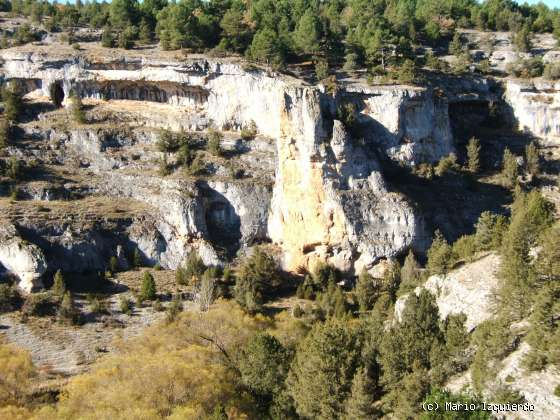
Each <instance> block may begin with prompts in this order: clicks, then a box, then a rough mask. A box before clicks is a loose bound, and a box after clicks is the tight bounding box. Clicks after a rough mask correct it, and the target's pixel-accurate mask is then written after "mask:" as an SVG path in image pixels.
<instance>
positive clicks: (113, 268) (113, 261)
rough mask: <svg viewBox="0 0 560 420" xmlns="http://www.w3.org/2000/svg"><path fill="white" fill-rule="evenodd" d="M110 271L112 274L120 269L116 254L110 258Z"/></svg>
mask: <svg viewBox="0 0 560 420" xmlns="http://www.w3.org/2000/svg"><path fill="white" fill-rule="evenodd" d="M109 271H111V273H112V274H115V273H116V272H117V271H119V260H118V259H117V257H115V256H114V255H113V256H112V257H111V258H109Z"/></svg>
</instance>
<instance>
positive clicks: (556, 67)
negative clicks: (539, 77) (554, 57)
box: [543, 63, 560, 80]
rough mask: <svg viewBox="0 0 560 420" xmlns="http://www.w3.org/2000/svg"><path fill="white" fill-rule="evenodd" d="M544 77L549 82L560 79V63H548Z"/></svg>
mask: <svg viewBox="0 0 560 420" xmlns="http://www.w3.org/2000/svg"><path fill="white" fill-rule="evenodd" d="M543 77H544V78H545V79H548V80H558V79H560V63H548V64H546V65H545V66H544V71H543Z"/></svg>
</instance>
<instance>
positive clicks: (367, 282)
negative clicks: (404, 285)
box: [354, 268, 379, 312]
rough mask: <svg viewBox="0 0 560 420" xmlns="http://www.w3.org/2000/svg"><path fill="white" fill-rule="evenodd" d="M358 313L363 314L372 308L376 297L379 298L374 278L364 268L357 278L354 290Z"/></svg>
mask: <svg viewBox="0 0 560 420" xmlns="http://www.w3.org/2000/svg"><path fill="white" fill-rule="evenodd" d="M354 293H355V295H356V298H357V300H358V304H359V305H360V311H361V312H365V311H369V310H371V309H372V308H373V305H374V304H375V301H376V300H377V297H378V296H379V290H378V285H377V284H376V282H375V280H374V278H373V277H372V276H371V275H370V274H369V273H368V272H367V270H366V269H365V268H364V269H363V270H362V272H361V273H360V275H359V276H358V281H357V283H356V288H355V290H354Z"/></svg>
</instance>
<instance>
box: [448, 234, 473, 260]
mask: <svg viewBox="0 0 560 420" xmlns="http://www.w3.org/2000/svg"><path fill="white" fill-rule="evenodd" d="M476 251H477V249H476V237H475V235H463V236H461V237H460V238H459V239H457V240H456V241H455V243H454V244H453V251H452V252H453V255H454V256H456V257H457V258H459V259H461V260H465V261H472V259H473V257H474V255H475V253H476Z"/></svg>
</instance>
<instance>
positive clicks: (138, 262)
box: [132, 248, 143, 268]
mask: <svg viewBox="0 0 560 420" xmlns="http://www.w3.org/2000/svg"><path fill="white" fill-rule="evenodd" d="M142 262H143V261H142V254H140V250H139V249H138V248H134V254H133V255H132V265H133V266H134V267H136V268H138V267H142Z"/></svg>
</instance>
